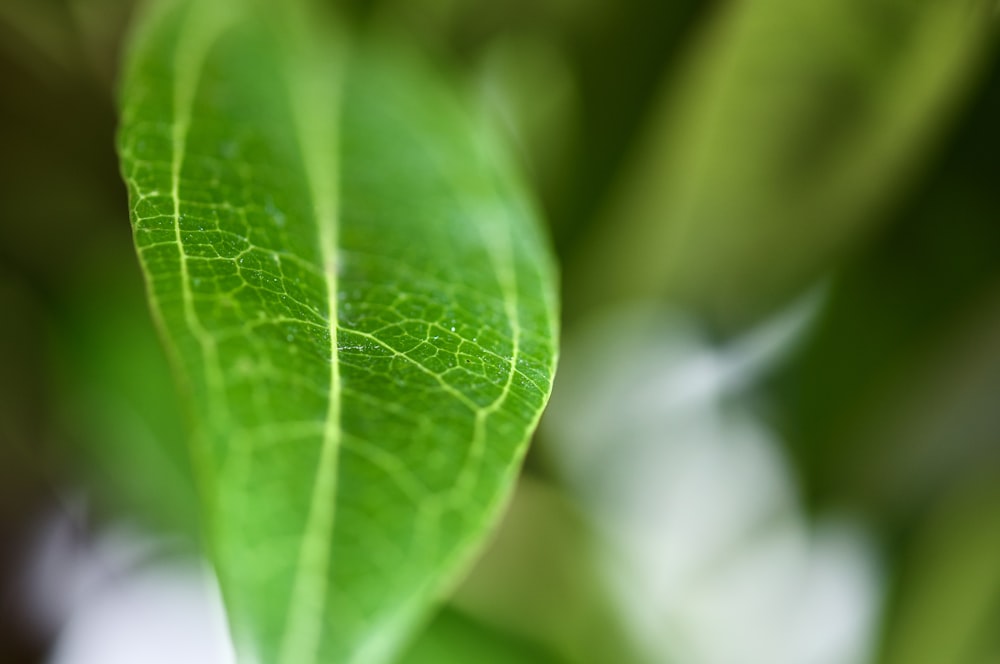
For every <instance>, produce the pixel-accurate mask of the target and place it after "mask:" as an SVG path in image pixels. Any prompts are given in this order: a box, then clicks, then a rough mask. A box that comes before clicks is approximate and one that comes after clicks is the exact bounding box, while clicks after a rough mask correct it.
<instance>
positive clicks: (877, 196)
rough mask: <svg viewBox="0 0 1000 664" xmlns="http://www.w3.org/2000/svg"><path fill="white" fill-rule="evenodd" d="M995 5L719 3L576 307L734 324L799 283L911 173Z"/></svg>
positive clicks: (601, 242)
mask: <svg viewBox="0 0 1000 664" xmlns="http://www.w3.org/2000/svg"><path fill="white" fill-rule="evenodd" d="M993 4H994V3H992V2H985V1H984V0H963V1H961V2H947V3H942V2H938V1H937V0H921V1H920V2H901V1H898V0H878V1H875V2H873V1H871V0H850V1H847V2H845V1H844V0H823V1H821V2H810V3H802V2H798V1H797V0H762V1H759V2H732V3H729V4H728V5H727V6H726V7H725V9H724V11H721V12H720V13H719V14H718V15H717V16H716V17H715V20H714V21H713V22H712V23H711V25H709V26H708V29H707V30H706V32H705V33H704V34H703V35H702V40H701V41H700V43H699V44H698V48H696V49H695V50H694V51H693V52H692V53H691V54H690V61H689V63H688V68H687V69H686V71H685V73H684V76H683V77H682V78H681V79H680V80H679V81H678V82H677V83H676V84H675V85H673V86H671V87H670V89H669V94H667V95H665V96H664V97H663V101H662V104H661V106H660V108H659V109H658V111H657V112H656V114H655V115H654V116H653V118H652V123H651V125H650V127H649V130H648V131H649V133H648V135H647V136H648V140H647V142H646V143H645V144H644V145H643V146H642V147H641V149H640V150H639V151H638V154H637V161H636V162H635V164H634V167H633V168H632V169H631V170H630V171H627V172H625V173H624V177H623V178H622V180H621V183H620V192H619V195H618V197H617V198H616V201H615V203H614V205H613V207H612V208H611V209H610V213H609V214H608V215H607V216H606V217H605V223H604V225H603V226H601V227H600V228H598V229H597V231H596V233H595V235H594V237H592V238H591V242H590V244H589V245H588V246H587V247H586V248H585V249H586V250H585V251H583V252H582V254H581V255H580V256H579V260H578V261H577V264H576V271H575V272H572V271H571V272H570V273H569V275H568V279H567V282H568V283H571V284H572V286H573V289H574V290H573V292H572V293H571V294H570V295H572V296H573V297H574V298H575V300H576V301H578V302H579V303H580V304H579V305H578V306H586V305H587V304H588V303H589V304H593V303H600V302H604V301H608V300H610V299H612V298H616V297H633V296H636V295H643V294H645V295H649V294H662V293H666V294H668V295H669V296H671V297H673V298H676V299H680V300H682V301H684V302H685V303H687V304H691V305H694V306H696V307H697V308H698V309H699V310H701V311H702V312H706V313H710V314H712V315H713V316H714V317H715V319H716V320H717V321H718V322H721V323H723V324H728V325H730V326H732V325H740V324H744V323H745V322H746V321H747V320H748V319H751V318H754V317H756V316H759V315H760V314H761V313H762V312H764V311H766V310H767V309H768V308H770V307H773V306H774V305H775V303H777V302H780V301H781V300H782V299H783V298H786V297H787V296H788V295H789V294H790V293H791V292H793V291H794V290H796V289H798V288H801V287H802V286H803V284H805V283H809V282H810V281H811V280H812V279H813V278H815V277H817V276H818V275H820V274H821V273H822V271H823V270H825V269H827V268H828V267H829V266H830V265H831V260H832V259H833V258H834V257H836V256H838V255H840V254H841V253H842V251H843V249H844V248H845V247H847V246H849V245H850V244H851V243H852V242H856V240H857V238H858V237H859V235H860V234H862V233H863V231H864V229H865V227H866V225H868V224H870V223H871V222H873V221H875V220H877V219H878V218H879V212H880V210H881V209H882V208H883V207H884V206H885V205H886V204H887V203H889V202H891V200H892V197H893V195H894V194H895V192H896V191H897V190H898V189H899V187H900V185H901V184H903V183H905V182H906V180H907V177H908V176H909V175H910V174H911V173H912V172H913V171H914V169H915V166H916V165H918V164H919V163H920V158H921V157H922V156H923V155H924V154H925V153H926V150H927V147H928V146H929V145H930V144H931V139H933V138H934V137H935V134H936V133H937V131H938V129H939V127H940V126H941V125H942V124H943V123H944V121H945V120H946V119H947V118H948V117H949V115H950V112H951V109H952V107H954V105H955V104H956V102H957V101H958V100H960V99H961V98H962V96H963V93H964V91H965V89H966V88H967V87H968V85H969V83H970V82H971V81H972V80H973V79H974V78H975V75H976V72H977V70H978V68H979V66H978V65H979V63H980V62H981V60H982V59H983V56H984V54H985V53H986V52H987V47H989V46H991V45H992V42H993V34H994V32H995V30H994V27H995V21H994V20H993V17H992V13H993ZM595 266H601V267H600V269H595ZM574 279H576V281H575V282H574V281H573V280H574Z"/></svg>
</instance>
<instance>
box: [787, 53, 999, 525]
mask: <svg viewBox="0 0 1000 664" xmlns="http://www.w3.org/2000/svg"><path fill="white" fill-rule="evenodd" d="M998 111H1000V60H998V59H996V58H994V63H993V71H992V75H991V77H990V78H989V80H988V81H987V85H985V86H984V88H983V90H982V92H981V93H980V94H979V95H978V98H977V99H976V102H975V104H974V106H973V107H972V110H971V112H970V113H969V114H968V116H967V117H966V119H965V121H964V123H963V127H962V130H961V131H960V132H959V133H958V134H957V135H956V137H955V139H954V140H953V142H952V145H950V146H949V148H948V150H947V152H946V153H944V154H943V155H942V158H941V159H939V161H938V163H937V164H936V165H935V167H934V169H933V172H932V173H931V174H930V176H929V177H927V178H925V179H924V180H923V181H922V182H921V184H920V187H919V188H918V190H917V192H916V194H915V195H914V196H913V197H912V200H910V201H909V202H908V203H907V204H906V205H905V206H904V207H902V208H901V209H900V210H899V211H898V213H897V214H896V215H895V216H896V223H895V225H894V226H893V227H892V229H891V230H890V232H888V233H886V234H885V235H884V236H883V237H882V238H881V239H880V240H879V241H878V242H877V243H876V244H874V245H873V246H872V247H871V248H870V249H869V250H867V251H865V252H864V253H862V254H861V255H859V256H858V257H857V258H856V259H855V260H852V261H851V262H849V263H847V264H845V265H843V266H842V267H841V268H840V274H839V276H838V277H837V278H836V279H835V280H834V282H833V284H832V288H831V296H830V298H829V303H828V306H827V307H826V308H825V311H824V312H823V314H822V316H821V317H820V318H819V320H818V322H817V326H816V329H815V330H814V332H813V333H812V334H811V335H810V336H809V338H808V340H807V342H806V343H804V344H803V348H802V350H801V352H800V353H798V354H797V357H796V358H795V362H794V363H791V364H789V365H788V366H787V367H786V368H785V369H784V370H783V371H782V372H781V374H780V375H779V376H777V377H776V380H775V381H774V385H773V387H775V388H776V389H775V390H774V391H773V393H772V396H776V397H777V399H778V403H777V406H778V408H777V410H778V412H779V418H780V420H781V426H782V428H783V430H784V431H785V433H786V434H787V436H788V438H789V441H790V449H791V451H792V452H793V454H794V455H795V457H796V461H797V465H798V466H799V469H800V471H801V473H802V481H803V485H804V487H805V488H806V490H807V492H808V493H809V494H810V500H811V502H812V503H814V504H815V505H817V506H820V507H823V506H828V505H831V504H836V505H843V504H845V503H849V504H851V505H854V506H856V507H859V508H861V509H864V510H865V511H866V512H867V513H869V514H870V515H872V516H874V517H876V518H878V519H879V520H880V521H882V522H883V524H885V525H888V526H890V527H891V528H893V529H897V528H899V527H905V525H906V524H907V523H908V522H910V521H911V520H912V519H914V518H916V517H918V516H919V514H920V512H921V511H923V510H924V509H925V508H926V506H927V505H930V504H933V503H935V502H936V501H937V500H938V498H939V497H940V495H942V493H945V492H948V491H950V486H951V485H952V484H954V483H960V482H962V481H963V477H964V475H965V474H967V473H968V472H969V471H971V470H974V469H977V468H981V467H983V466H984V465H986V466H992V467H998V466H1000V449H998V447H997V445H996V431H998V430H1000V413H998V411H997V409H996V403H995V401H996V399H995V395H996V393H997V390H998V376H1000V343H998V338H1000V337H998V336H997V335H998V333H997V331H998V330H1000V263H998V261H997V260H996V256H997V255H998V252H1000V226H998V225H997V224H996V218H997V214H998V212H1000V209H998V206H997V199H996V192H995V190H996V184H995V175H994V171H995V169H993V168H992V166H993V162H994V159H995V157H994V155H995V154H997V152H998V151H1000V132H998V131H996V117H997V112H998Z"/></svg>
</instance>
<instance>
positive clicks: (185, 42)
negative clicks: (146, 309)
mask: <svg viewBox="0 0 1000 664" xmlns="http://www.w3.org/2000/svg"><path fill="white" fill-rule="evenodd" d="M213 4H214V3H213ZM196 8H197V9H200V11H191V12H189V13H188V15H187V16H186V17H185V21H184V25H183V29H182V30H181V36H180V38H179V39H178V43H177V46H176V52H175V56H174V57H175V60H174V66H175V69H176V71H177V77H176V78H175V79H174V90H173V116H174V118H173V120H174V121H173V124H172V126H171V137H170V138H171V161H170V197H171V199H172V203H173V225H174V241H175V242H176V244H177V253H178V260H179V267H180V285H181V299H182V303H183V310H184V322H185V324H186V325H187V327H188V328H189V329H190V330H191V334H192V335H194V337H195V338H196V339H197V340H198V344H199V346H200V348H201V352H202V356H203V358H204V366H205V380H206V382H207V383H208V384H209V386H210V389H209V393H210V394H212V395H215V396H218V397H219V398H220V402H219V403H218V404H216V406H217V412H219V413H220V414H223V416H224V417H225V413H227V412H228V406H227V405H226V404H225V400H224V398H222V395H224V394H225V392H224V391H223V389H222V382H223V379H222V369H221V366H220V365H219V357H218V352H217V349H216V345H215V340H214V339H213V338H212V336H211V335H210V334H209V333H208V331H207V330H206V329H205V327H204V325H203V324H202V322H201V320H200V318H199V317H198V313H197V311H196V310H195V307H194V294H193V293H192V291H191V281H190V275H189V273H188V255H187V251H186V250H185V247H184V237H183V233H182V232H181V219H182V213H181V174H182V171H183V169H184V162H185V158H186V155H187V139H188V132H189V130H190V127H191V116H192V113H193V110H194V100H195V95H196V93H197V91H198V84H199V82H200V80H201V74H202V71H203V70H204V65H205V60H206V58H207V57H208V53H209V51H210V50H211V48H212V46H213V44H215V43H216V42H217V41H218V39H219V37H220V36H221V35H222V33H223V32H224V31H225V30H226V28H227V27H228V26H229V18H230V17H229V15H228V14H227V13H225V12H222V11H219V10H218V8H215V9H210V8H208V7H207V6H206V5H197V6H196Z"/></svg>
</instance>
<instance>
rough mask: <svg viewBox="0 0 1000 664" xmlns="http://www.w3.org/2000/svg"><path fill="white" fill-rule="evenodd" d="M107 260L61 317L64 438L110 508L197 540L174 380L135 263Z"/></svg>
mask: <svg viewBox="0 0 1000 664" xmlns="http://www.w3.org/2000/svg"><path fill="white" fill-rule="evenodd" d="M102 258H103V259H104V260H105V264H104V265H91V266H90V267H89V269H87V270H85V271H81V273H80V279H79V281H78V282H77V283H75V284H73V286H72V288H74V289H75V290H74V291H71V292H68V293H66V294H65V296H66V302H65V303H64V304H63V306H62V307H61V309H62V311H61V312H60V314H59V320H58V326H57V330H56V335H57V355H58V356H59V357H60V359H61V361H60V362H59V363H58V365H57V372H58V374H59V375H57V376H56V378H57V380H58V383H59V384H60V388H61V389H60V392H61V394H60V395H59V396H60V399H59V407H60V410H61V411H62V412H61V415H62V420H63V427H64V429H65V433H64V436H65V437H66V438H68V439H70V440H71V441H72V442H73V443H74V444H75V445H76V446H77V449H74V450H73V454H72V455H71V456H72V457H74V458H78V459H80V460H82V461H83V463H82V464H81V465H82V472H81V475H82V476H83V479H84V480H87V481H88V485H89V488H90V489H91V491H92V493H94V494H95V495H96V496H98V497H99V498H100V499H102V501H103V504H104V507H106V508H110V509H111V510H113V511H117V512H118V513H119V515H122V513H124V516H127V517H129V518H131V519H139V520H141V521H145V522H146V523H147V524H148V525H149V526H151V527H153V528H154V529H157V530H167V531H172V532H176V533H182V534H185V535H190V536H196V532H197V525H198V518H197V508H196V504H197V500H196V497H195V493H194V478H193V473H192V470H191V463H190V458H189V455H188V449H187V445H186V431H185V429H184V426H183V420H182V417H181V415H182V410H181V407H180V403H179V399H178V396H177V393H176V392H177V390H176V387H175V384H174V381H173V376H172V375H171V373H170V369H169V366H168V364H167V359H166V357H165V355H164V352H163V348H162V346H161V345H160V341H159V339H158V338H157V336H156V332H155V330H154V328H153V325H152V321H150V319H149V309H148V307H147V305H146V303H145V300H144V297H143V293H142V288H141V285H140V284H139V282H138V279H137V277H138V275H137V273H136V272H137V271H136V269H135V267H134V265H133V264H132V263H131V261H119V260H113V258H124V257H121V256H114V255H111V254H105V256H103V257H102ZM108 259H112V260H108ZM92 260H93V259H92ZM93 293H101V294H102V297H100V298H99V299H95V298H94V297H93V296H92V294H93Z"/></svg>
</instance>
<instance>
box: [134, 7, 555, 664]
mask: <svg viewBox="0 0 1000 664" xmlns="http://www.w3.org/2000/svg"><path fill="white" fill-rule="evenodd" d="M328 19H329V17H326V16H325V15H318V14H313V13H310V10H309V9H308V8H307V7H305V6H304V5H299V4H297V3H255V2H253V1H252V0H224V1H221V2H212V3H204V2H194V1H186V0H182V1H175V2H161V3H156V4H153V5H151V6H150V7H149V11H147V12H146V14H145V15H144V16H143V17H142V18H141V19H140V21H139V25H138V26H137V28H136V30H135V32H134V34H133V40H132V47H131V50H130V53H129V57H128V61H127V70H126V75H125V79H124V82H123V88H122V96H121V113H122V123H121V128H120V134H119V151H120V156H121V161H122V170H123V174H124V178H125V180H126V183H127V185H128V189H129V195H130V201H131V216H132V224H133V229H134V235H135V243H136V247H137V250H138V254H139V258H140V262H141V264H142V267H143V269H144V272H145V276H146V280H147V285H148V292H149V296H150V300H151V303H152V309H153V314H154V317H155V318H156V319H157V321H158V323H159V325H160V327H161V331H162V334H163V337H164V338H165V340H166V342H167V346H168V350H169V352H170V353H171V355H172V356H173V360H174V362H175V365H176V368H177V373H178V375H179V376H180V381H181V384H182V389H183V391H184V392H185V395H186V397H187V403H188V410H189V411H190V416H191V419H192V422H193V423H194V426H193V430H194V433H193V437H192V438H193V443H192V445H193V455H194V465H195V469H196V473H197V474H198V484H199V487H200V492H201V503H202V509H203V517H204V521H205V525H206V531H207V541H208V542H209V545H210V547H211V553H212V556H213V560H214V563H215V565H216V568H217V572H218V574H219V577H220V582H221V585H222V590H223V594H224V596H225V599H226V603H227V608H228V611H229V614H230V622H231V623H232V625H233V629H234V639H235V641H236V643H237V647H238V649H239V650H240V651H241V652H242V653H243V656H244V657H246V658H247V659H256V660H258V661H260V662H263V663H264V664H272V663H280V664H311V663H314V662H382V661H387V660H390V659H391V658H392V657H393V656H394V654H395V653H397V652H398V651H399V650H400V648H402V646H403V645H404V644H405V641H406V640H407V638H408V636H409V635H410V634H411V633H412V632H413V631H414V630H415V629H416V627H417V626H418V625H419V624H420V622H421V620H422V619H424V617H425V616H426V614H427V612H428V610H429V609H430V607H431V606H432V605H433V603H434V601H435V600H436V599H437V598H439V597H440V596H441V595H442V594H443V593H444V592H446V591H447V589H448V588H449V587H450V585H451V584H452V583H454V581H455V578H456V576H457V575H458V574H459V573H460V572H461V571H462V569H463V567H464V566H465V565H466V564H467V563H468V561H469V559H470V558H471V557H472V555H473V554H474V553H475V550H476V548H477V544H478V543H479V542H481V540H482V539H483V537H484V535H485V534H486V532H487V531H488V529H489V527H490V525H491V524H492V523H493V522H494V521H495V519H496V517H497V516H498V511H499V508H500V506H501V505H502V504H503V501H504V499H505V498H506V497H507V496H508V494H509V490H510V488H511V485H512V482H513V479H514V478H515V476H516V473H517V469H518V465H519V461H520V459H521V458H522V456H523V453H524V451H525V447H526V444H527V440H528V438H529V437H530V435H531V432H532V431H533V429H534V427H535V425H536V423H537V420H538V417H539V415H540V412H541V410H542V408H543V406H544V404H545V402H546V400H547V398H548V394H549V390H550V384H551V379H552V375H553V372H554V365H555V356H556V347H555V344H556V335H557V331H556V325H557V323H556V309H557V305H556V301H555V289H554V285H555V276H554V270H553V266H552V263H551V257H550V254H549V252H548V249H547V247H546V245H545V242H544V240H543V238H542V235H541V233H540V230H539V224H538V221H537V218H536V215H535V213H534V210H533V208H532V205H531V204H530V201H529V199H528V197H527V196H526V194H525V192H524V191H523V189H522V187H521V185H520V184H519V181H518V179H517V178H516V176H515V175H514V169H513V166H512V163H511V161H510V160H509V158H508V156H506V153H505V152H504V150H503V149H502V146H500V145H499V143H498V142H497V141H496V140H495V138H494V134H493V133H492V132H491V130H490V128H489V126H488V125H486V124H484V123H482V122H480V121H479V120H477V115H476V114H475V113H474V112H472V111H471V110H470V108H469V107H467V106H466V105H464V104H463V103H462V101H461V97H460V95H458V94H455V93H453V92H452V91H451V90H450V89H449V88H448V86H447V85H446V83H444V82H442V80H441V79H440V78H439V77H438V76H436V75H435V74H434V73H433V72H432V70H431V68H430V67H428V66H425V65H423V64H421V63H420V59H419V58H418V57H416V56H415V55H414V54H413V53H410V52H409V51H406V50H405V49H404V48H402V47H400V46H398V45H396V44H395V43H394V42H389V41H385V40H384V39H382V40H380V39H377V38H368V39H366V38H361V37H354V38H352V39H351V40H350V41H349V40H348V38H347V36H346V32H345V31H343V30H342V29H339V28H338V27H337V26H336V24H335V22H334V21H332V20H328Z"/></svg>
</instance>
